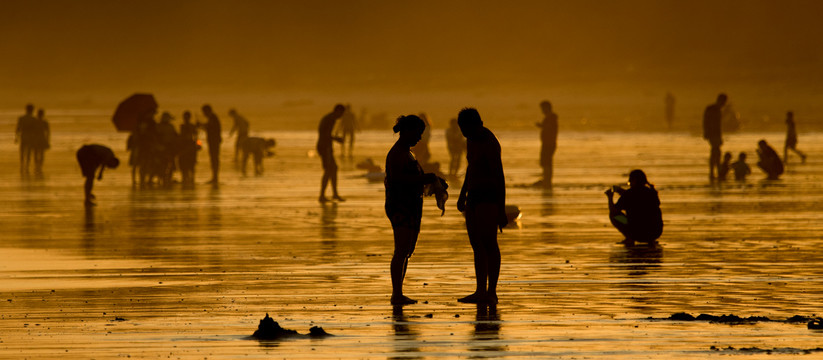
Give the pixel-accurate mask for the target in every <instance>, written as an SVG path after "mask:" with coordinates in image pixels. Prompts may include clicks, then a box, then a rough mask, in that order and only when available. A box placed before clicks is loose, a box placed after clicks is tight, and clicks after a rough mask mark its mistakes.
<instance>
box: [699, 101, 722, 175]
mask: <svg viewBox="0 0 823 360" xmlns="http://www.w3.org/2000/svg"><path fill="white" fill-rule="evenodd" d="M726 100H727V98H726V94H720V95H718V96H717V101H716V102H715V103H714V104H711V105H709V106H707V107H706V111H705V112H704V113H703V138H704V139H706V140H708V141H709V145H711V148H712V149H711V152H710V154H709V179H710V180H714V178H715V175H714V171H715V169H717V171H718V172H720V145H723V133H722V128H721V121H722V119H723V106H725V105H726Z"/></svg>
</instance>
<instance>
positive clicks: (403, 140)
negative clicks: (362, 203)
mask: <svg viewBox="0 0 823 360" xmlns="http://www.w3.org/2000/svg"><path fill="white" fill-rule="evenodd" d="M425 129H426V124H425V123H424V122H423V120H422V119H420V118H419V117H418V116H415V115H406V116H401V117H399V118H397V123H396V124H395V125H394V128H393V130H394V132H395V133H399V134H400V137H399V138H398V139H397V142H395V143H394V146H392V148H391V150H389V154H388V155H387V156H386V179H385V181H384V184H385V186H386V216H388V217H389V221H391V226H392V230H393V231H394V255H393V256H392V260H391V282H392V296H391V303H392V304H393V305H406V304H414V303H416V302H417V300H413V299H411V298H409V297H407V296H405V295H403V279H404V278H405V277H406V268H407V267H408V264H409V258H410V257H411V255H412V253H414V247H415V245H416V244H417V236H418V235H419V234H420V219H421V218H422V217H423V187H424V186H425V185H426V184H431V183H434V182H435V181H438V178H437V176H436V175H434V174H431V173H428V174H426V173H423V169H422V168H421V167H420V163H418V162H417V159H415V157H414V154H413V153H412V152H411V147H412V146H414V145H415V144H417V143H418V142H419V141H420V138H421V137H422V135H423V131H424V130H425Z"/></svg>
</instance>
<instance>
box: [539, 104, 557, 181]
mask: <svg viewBox="0 0 823 360" xmlns="http://www.w3.org/2000/svg"><path fill="white" fill-rule="evenodd" d="M540 109H541V110H543V122H542V123H537V127H539V128H540V166H542V167H543V183H542V184H543V186H544V187H551V186H552V173H553V169H554V165H553V158H554V152H555V150H556V149H557V114H555V113H554V112H553V111H552V104H551V103H550V102H549V101H548V100H544V101H543V102H541V103H540Z"/></svg>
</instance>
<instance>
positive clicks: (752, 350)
mask: <svg viewBox="0 0 823 360" xmlns="http://www.w3.org/2000/svg"><path fill="white" fill-rule="evenodd" d="M709 349H710V350H712V351H719V352H734V353H738V354H767V355H771V354H784V355H785V354H790V355H791V354H798V355H801V354H802V355H809V354H813V353H819V352H823V348H819V347H818V348H813V349H798V348H793V347H784V348H771V349H761V348H759V347H744V348H739V349H735V348H734V347H731V346H729V347H726V348H718V347H716V346H712V347H710V348H709Z"/></svg>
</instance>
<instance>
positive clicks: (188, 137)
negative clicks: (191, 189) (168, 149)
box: [177, 111, 200, 186]
mask: <svg viewBox="0 0 823 360" xmlns="http://www.w3.org/2000/svg"><path fill="white" fill-rule="evenodd" d="M179 146H180V152H179V153H178V157H177V163H178V165H180V174H181V176H182V182H183V186H193V185H194V166H195V164H197V151H198V150H200V144H198V143H197V126H196V125H194V124H192V122H191V112H188V111H185V112H183V123H182V124H180V145H179Z"/></svg>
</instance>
